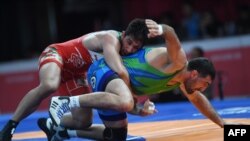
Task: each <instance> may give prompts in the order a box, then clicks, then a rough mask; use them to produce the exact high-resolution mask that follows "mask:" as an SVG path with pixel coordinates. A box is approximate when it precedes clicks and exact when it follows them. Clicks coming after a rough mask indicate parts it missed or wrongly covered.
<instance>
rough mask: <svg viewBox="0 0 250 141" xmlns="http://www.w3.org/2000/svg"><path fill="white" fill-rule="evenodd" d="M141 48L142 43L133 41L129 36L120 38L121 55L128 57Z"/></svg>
mask: <svg viewBox="0 0 250 141" xmlns="http://www.w3.org/2000/svg"><path fill="white" fill-rule="evenodd" d="M141 48H142V42H141V41H139V40H135V39H134V38H132V37H131V36H125V35H124V34H123V36H122V46H121V50H120V54H121V55H129V54H132V53H135V52H136V51H138V50H139V49H141Z"/></svg>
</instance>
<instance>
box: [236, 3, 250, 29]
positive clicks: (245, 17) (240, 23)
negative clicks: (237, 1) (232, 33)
mask: <svg viewBox="0 0 250 141" xmlns="http://www.w3.org/2000/svg"><path fill="white" fill-rule="evenodd" d="M249 9H250V6H247V5H246V6H240V7H239V9H238V10H239V16H238V19H237V22H236V26H237V33H238V34H247V33H250V10H249Z"/></svg>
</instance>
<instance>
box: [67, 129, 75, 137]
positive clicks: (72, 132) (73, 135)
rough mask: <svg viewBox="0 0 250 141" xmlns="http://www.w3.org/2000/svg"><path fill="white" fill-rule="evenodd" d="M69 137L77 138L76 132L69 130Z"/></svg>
mask: <svg viewBox="0 0 250 141" xmlns="http://www.w3.org/2000/svg"><path fill="white" fill-rule="evenodd" d="M67 133H68V135H69V137H77V133H76V130H67Z"/></svg>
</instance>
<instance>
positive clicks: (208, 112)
mask: <svg viewBox="0 0 250 141" xmlns="http://www.w3.org/2000/svg"><path fill="white" fill-rule="evenodd" d="M180 88H181V90H182V92H183V93H184V94H185V96H186V97H187V98H188V100H189V101H190V102H192V104H193V105H194V106H195V107H196V108H197V109H198V110H199V111H200V112H201V113H202V114H203V115H204V116H206V117H207V118H209V119H210V120H212V121H213V122H214V123H216V124H217V125H219V126H220V127H224V125H225V122H224V120H223V119H222V118H221V117H220V116H219V115H218V113H217V112H216V111H215V109H214V108H213V106H212V105H211V104H210V102H209V101H208V99H207V98H206V97H205V96H204V95H203V94H202V93H201V92H199V91H195V92H194V93H192V94H188V93H187V92H186V90H185V88H184V86H183V85H181V87H180Z"/></svg>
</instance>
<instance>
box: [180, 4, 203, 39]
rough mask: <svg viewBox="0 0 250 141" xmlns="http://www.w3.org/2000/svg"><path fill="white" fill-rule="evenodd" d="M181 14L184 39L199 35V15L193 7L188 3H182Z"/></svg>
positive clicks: (194, 37)
mask: <svg viewBox="0 0 250 141" xmlns="http://www.w3.org/2000/svg"><path fill="white" fill-rule="evenodd" d="M182 12H183V13H182V14H183V16H184V18H183V20H182V26H183V27H182V28H183V32H184V37H185V36H186V39H188V40H190V39H191V40H192V39H198V38H199V36H200V31H199V23H200V16H199V14H198V13H197V12H195V11H194V10H193V7H192V5H191V4H189V3H184V4H183V5H182Z"/></svg>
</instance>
